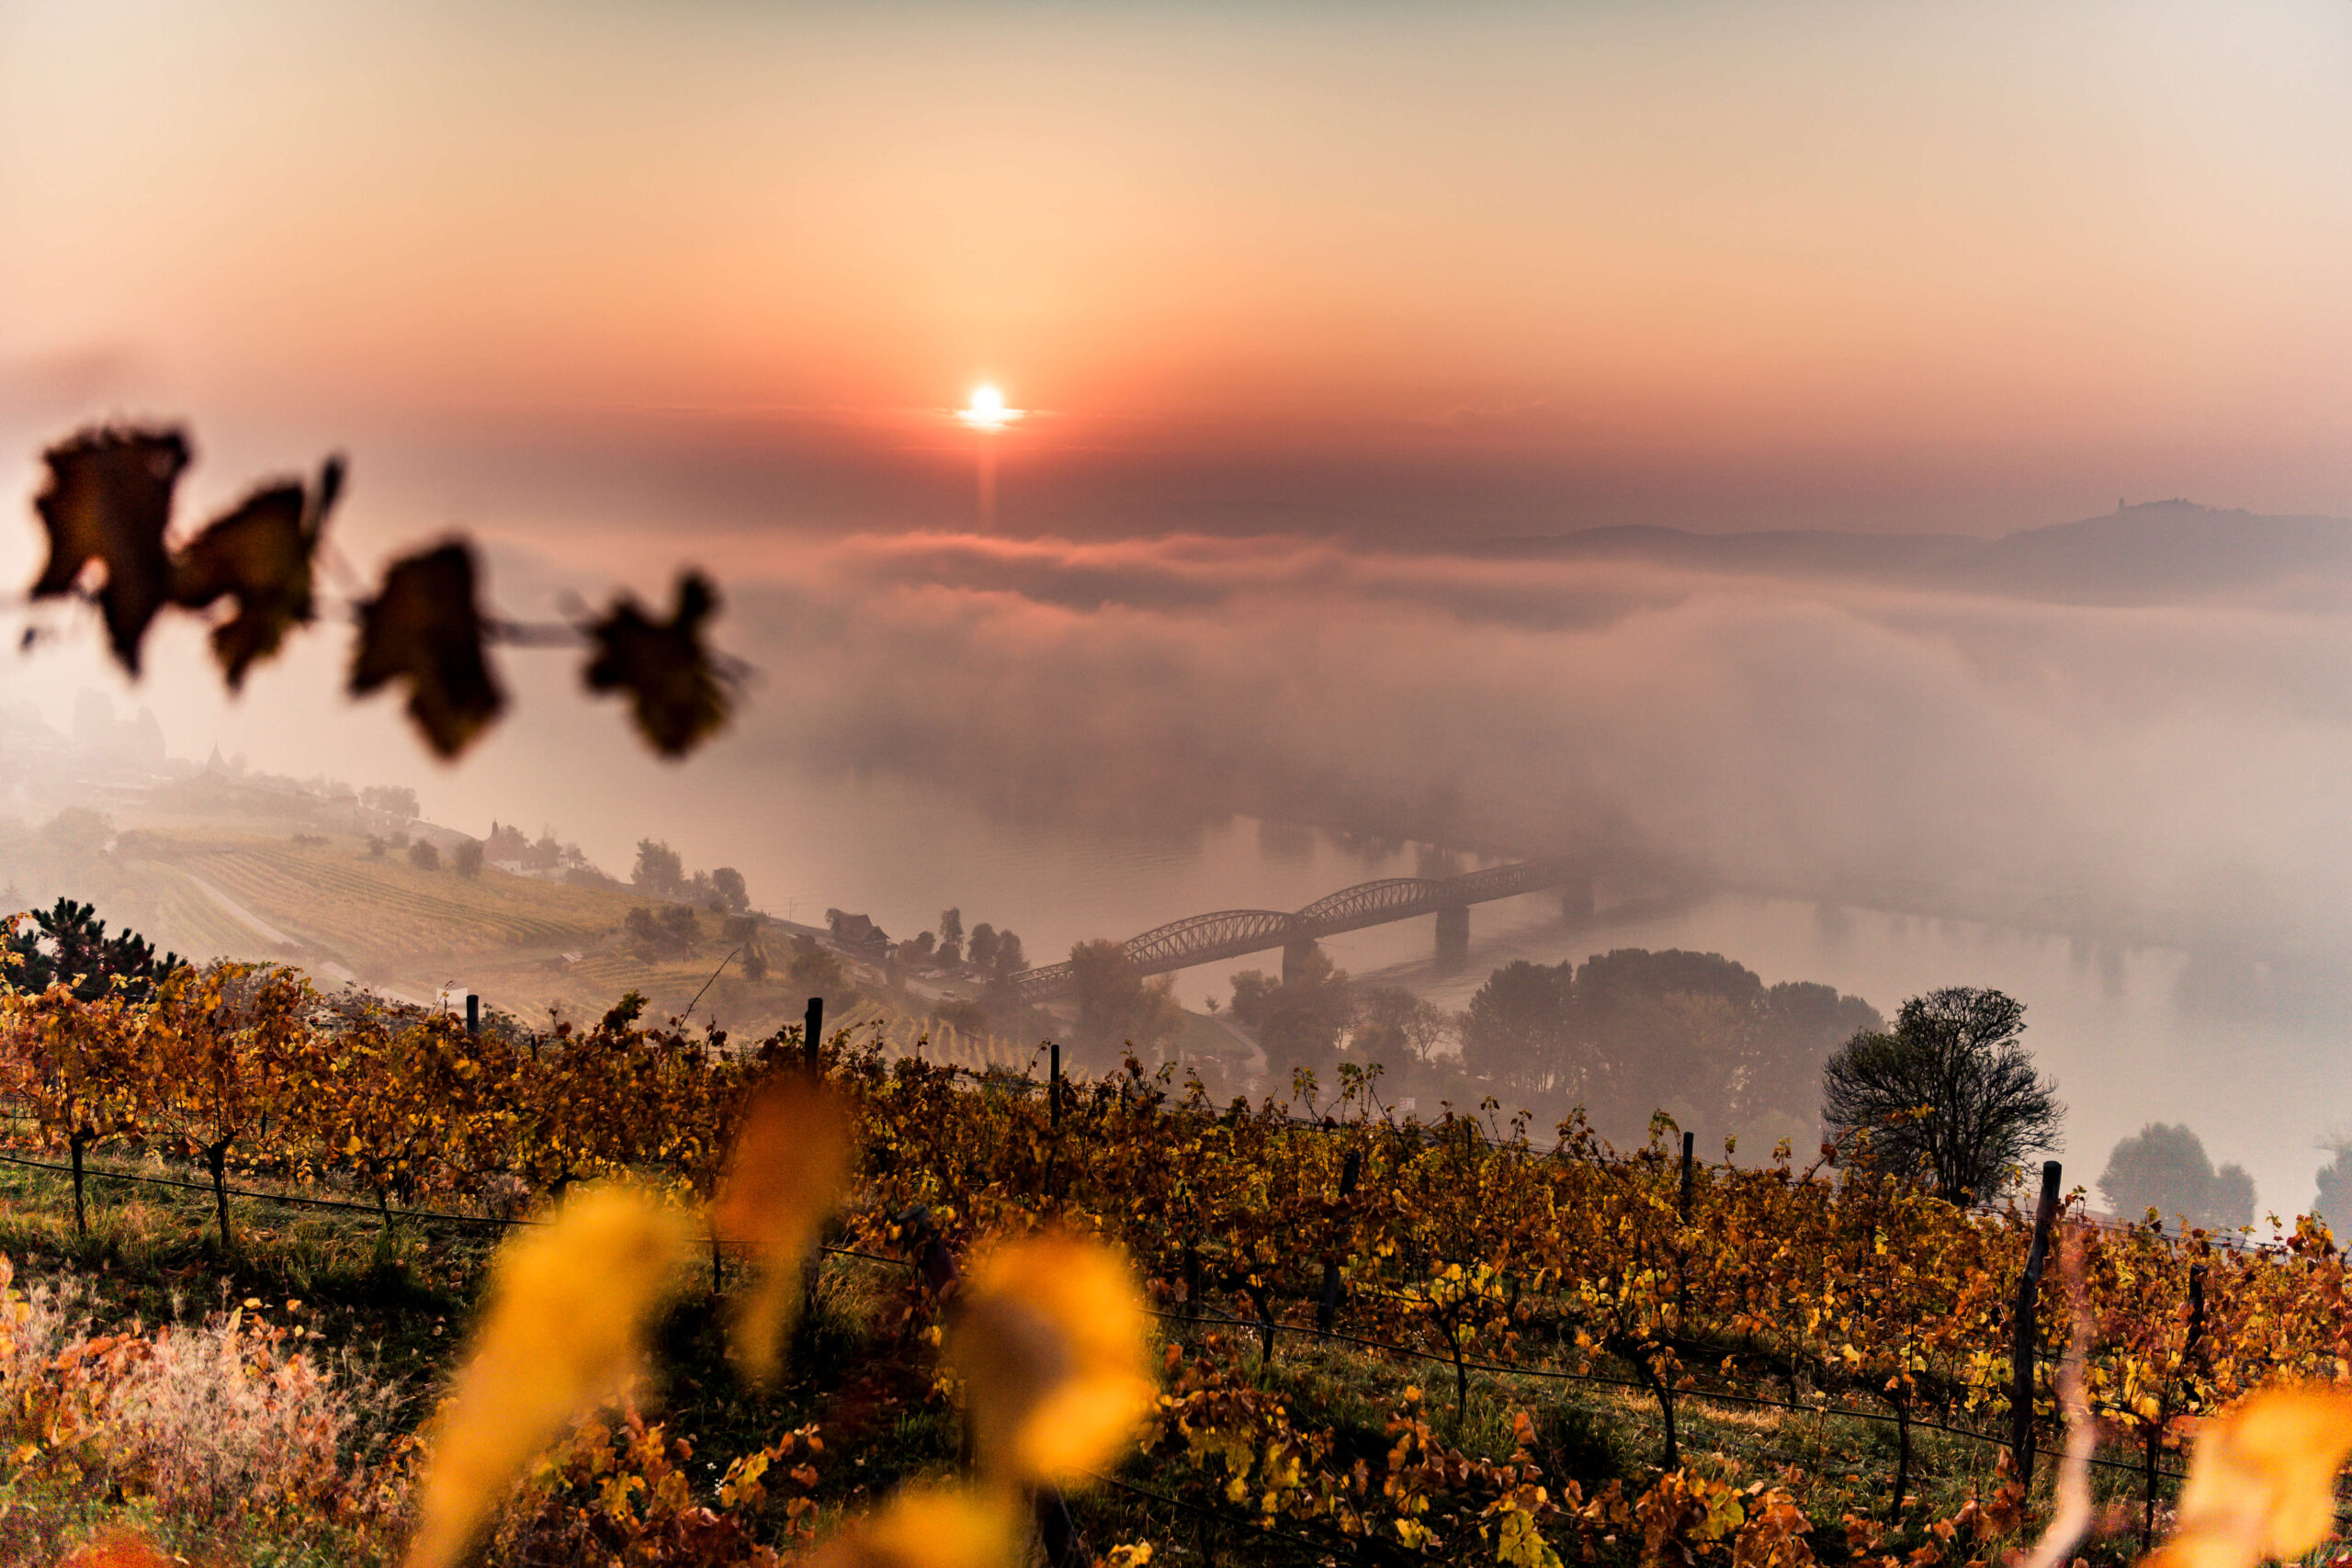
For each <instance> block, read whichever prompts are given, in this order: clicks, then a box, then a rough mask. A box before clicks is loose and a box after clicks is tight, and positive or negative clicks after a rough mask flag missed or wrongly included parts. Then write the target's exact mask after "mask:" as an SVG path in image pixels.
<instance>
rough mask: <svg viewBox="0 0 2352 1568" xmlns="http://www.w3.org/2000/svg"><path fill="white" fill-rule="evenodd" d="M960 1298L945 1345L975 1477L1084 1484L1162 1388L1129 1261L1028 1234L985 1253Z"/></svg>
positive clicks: (1075, 1242)
mask: <svg viewBox="0 0 2352 1568" xmlns="http://www.w3.org/2000/svg"><path fill="white" fill-rule="evenodd" d="M963 1301H964V1313H963V1318H962V1321H961V1322H959V1323H958V1324H957V1325H956V1337H955V1341H954V1344H953V1346H952V1349H953V1352H954V1359H955V1363H956V1371H957V1372H959V1373H960V1374H961V1375H962V1377H963V1379H964V1382H965V1384H966V1386H967V1388H968V1389H969V1391H970V1407H971V1419H972V1434H973V1438H974V1446H975V1447H976V1448H977V1449H978V1451H979V1462H980V1470H981V1472H982V1474H983V1475H986V1476H989V1477H991V1478H993V1479H996V1480H998V1481H999V1482H1001V1483H1025V1484H1031V1485H1035V1484H1046V1485H1053V1486H1065V1487H1067V1486H1074V1485H1080V1484H1082V1483H1085V1482H1086V1481H1087V1480H1088V1479H1089V1472H1091V1471H1092V1470H1093V1469H1094V1468H1095V1467H1096V1466H1097V1465H1100V1464H1102V1463H1103V1462H1104V1461H1107V1460H1108V1459H1109V1458H1110V1457H1111V1456H1112V1455H1113V1454H1114V1453H1115V1452H1116V1451H1117V1450H1118V1449H1119V1448H1120V1447H1121V1446H1122V1445H1123V1444H1124V1443H1125V1442H1127V1441H1128V1440H1129V1439H1130V1438H1133V1436H1134V1433H1135V1427H1136V1422H1137V1421H1138V1420H1140V1419H1142V1416H1143V1414H1144V1412H1145V1411H1146V1410H1148V1409H1149V1408H1150V1406H1151V1403H1152V1400H1153V1398H1154V1397H1155V1396H1156V1395H1157V1393H1159V1388H1158V1385H1157V1384H1156V1383H1155V1382H1153V1380H1152V1376H1151V1368H1150V1359H1149V1355H1148V1349H1147V1347H1146V1343H1145V1337H1144V1307H1143V1296H1142V1292H1139V1291H1138V1290H1137V1289H1136V1282H1135V1277H1134V1275H1133V1274H1132V1273H1131V1272H1130V1271H1129V1270H1128V1269H1127V1266H1126V1264H1125V1261H1124V1260H1123V1259H1122V1258H1120V1257H1119V1256H1118V1255H1117V1254H1116V1253H1114V1252H1113V1251H1112V1250H1111V1249H1110V1248H1109V1247H1104V1246H1103V1245H1102V1244H1101V1243H1099V1242H1091V1241H1084V1240H1080V1239H1079V1238H1076V1237H1073V1236H1066V1235H1053V1234H1047V1235H1035V1236H1029V1237H1026V1238H1024V1239H1023V1240H1020V1241H1016V1242H1012V1243H1010V1244H1009V1245H1006V1246H1004V1247H999V1248H998V1249H997V1250H995V1251H993V1252H991V1253H990V1254H989V1256H988V1257H987V1258H984V1259H983V1260H982V1261H981V1263H980V1265H979V1267H978V1269H975V1270H974V1271H973V1273H972V1276H971V1278H970V1280H968V1281H967V1283H966V1285H965V1293H964V1297H963Z"/></svg>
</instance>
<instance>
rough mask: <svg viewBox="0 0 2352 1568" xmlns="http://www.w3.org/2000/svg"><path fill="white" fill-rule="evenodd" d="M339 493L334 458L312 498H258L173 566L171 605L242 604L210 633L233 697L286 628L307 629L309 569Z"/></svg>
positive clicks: (284, 489) (279, 491)
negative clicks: (227, 601)
mask: <svg viewBox="0 0 2352 1568" xmlns="http://www.w3.org/2000/svg"><path fill="white" fill-rule="evenodd" d="M342 490H343V463H342V461H341V459H339V458H332V457H331V458H329V459H328V460H327V463H326V466H325V468H322V469H321V470H320V473H319V483H318V488H317V490H316V491H305V490H304V489H303V487H302V486H300V484H292V483H288V484H277V485H272V486H271V487H269V488H268V489H266V490H260V491H254V493H253V494H252V495H251V496H249V497H247V498H246V500H245V502H244V504H243V505H242V506H240V507H238V508H237V509H236V510H235V511H234V512H232V513H229V514H228V515H227V516H225V517H222V518H220V519H218V520H217V521H215V522H214V523H213V524H212V525H211V526H209V527H208V528H206V529H205V530H204V532H203V533H201V534H199V535H198V536H196V538H195V539H194V540H193V541H191V542H190V543H189V545H188V547H187V548H186V549H184V550H182V551H181V552H180V553H179V556H178V558H176V559H175V560H174V561H173V563H172V599H173V602H174V603H175V604H181V605H184V606H186V607H187V608H188V609H191V610H201V609H204V608H206V607H208V606H209V605H210V604H212V603H213V602H214V601H215V600H217V599H219V598H220V597H221V596H222V595H224V594H226V595H228V596H229V597H231V598H232V599H234V600H236V602H237V613H236V615H233V616H232V617H231V618H230V619H229V620H227V621H224V622H222V623H221V624H220V626H215V627H214V628H213V629H212V652H213V656H214V657H215V658H217V659H219V660H220V670H221V673H222V674H223V675H224V676H226V677H227V679H228V682H229V689H230V690H231V691H237V690H239V689H241V688H242V687H243V685H244V682H245V671H246V670H247V669H248V668H250V667H251V666H252V664H253V663H254V660H259V659H266V658H268V657H269V656H270V655H271V654H273V653H276V652H277V649H278V645H279V644H280V643H281V642H283V641H284V640H285V637H286V633H287V629H288V627H290V626H306V625H308V624H309V623H310V621H311V617H312V615H313V614H314V613H315V612H314V609H313V606H312V603H311V559H312V558H313V557H314V556H315V555H316V554H317V551H318V547H319V536H320V533H321V532H322V530H323V529H324V527H325V526H326V517H327V512H328V510H329V509H330V508H332V507H333V506H334V502H335V497H336V496H337V495H339V494H340V493H342Z"/></svg>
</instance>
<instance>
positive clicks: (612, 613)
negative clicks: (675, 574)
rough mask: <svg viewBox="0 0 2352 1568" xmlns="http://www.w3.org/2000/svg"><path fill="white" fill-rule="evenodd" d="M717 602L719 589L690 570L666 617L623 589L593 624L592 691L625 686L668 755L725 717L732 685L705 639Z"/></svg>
mask: <svg viewBox="0 0 2352 1568" xmlns="http://www.w3.org/2000/svg"><path fill="white" fill-rule="evenodd" d="M717 610H718V591H717V590H716V589H714V588H712V587H711V585H710V581H709V580H708V579H707V578H705V577H704V576H703V575H702V573H700V572H698V571H690V572H687V573H685V574H684V576H682V577H680V578H679V579H678V607H677V610H676V612H675V613H674V614H673V615H671V617H670V618H669V619H668V620H667V621H656V620H652V619H650V617H648V616H647V615H646V614H645V612H644V611H642V610H640V609H639V608H638V604H637V601H636V600H635V599H633V598H630V597H628V596H626V595H624V596H623V597H621V598H620V599H618V600H616V601H615V602H614V604H613V607H612V609H610V610H609V611H607V612H606V613H605V618H604V619H603V620H600V621H597V622H596V623H594V625H592V626H589V627H588V640H589V642H590V644H591V645H592V646H593V647H594V649H595V650H596V651H595V656H594V658H593V659H591V660H589V662H588V668H587V671H586V676H587V682H588V689H589V690H590V691H592V692H627V693H628V697H629V712H630V715H631V716H632V717H634V718H635V719H636V720H637V728H638V730H639V733H640V734H642V735H643V736H644V737H645V739H647V741H648V742H650V744H651V745H652V747H653V749H654V750H657V751H659V752H661V753H662V755H663V756H665V757H679V756H684V754H685V753H686V752H687V751H689V750H692V749H693V748H694V746H695V742H697V741H699V740H701V739H704V738H705V737H706V736H707V735H709V734H711V733H712V732H713V731H715V730H717V729H718V727H719V726H721V725H723V724H725V723H726V722H727V712H728V708H729V696H728V691H727V686H726V684H725V683H724V682H723V681H722V680H721V678H720V674H719V671H718V667H717V665H716V664H715V663H714V661H713V660H712V659H711V654H710V649H708V648H707V646H705V644H704V642H703V630H702V627H703V623H704V622H705V621H707V620H708V619H709V618H710V616H711V615H712V614H713V613H714V612H715V611H717Z"/></svg>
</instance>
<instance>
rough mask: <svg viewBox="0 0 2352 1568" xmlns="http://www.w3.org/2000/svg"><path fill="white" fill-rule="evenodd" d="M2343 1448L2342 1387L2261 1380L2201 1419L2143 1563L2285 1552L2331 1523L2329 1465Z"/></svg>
mask: <svg viewBox="0 0 2352 1568" xmlns="http://www.w3.org/2000/svg"><path fill="white" fill-rule="evenodd" d="M2346 1454H2352V1394H2347V1393H2342V1392H2340V1391H2337V1390H2335V1389H2329V1388H2271V1389H2264V1390H2262V1391H2261V1392H2259V1393H2252V1394H2249V1395H2247V1396H2246V1397H2245V1399H2243V1400H2240V1401H2239V1402H2238V1403H2237V1404H2234V1405H2233V1406H2231V1407H2230V1408H2229V1409H2228V1410H2225V1411H2223V1412H2222V1414H2221V1415H2219V1416H2215V1417H2214V1418H2213V1419H2212V1420H2211V1422H2209V1423H2207V1424H2206V1426H2205V1428H2204V1430H2202V1431H2201V1432H2199V1434H2198V1436H2197V1447H2196V1450H2195V1451H2194V1452H2193V1453H2191V1455H2190V1456H2189V1461H2188V1484H2187V1485H2186V1486H2184V1487H2183V1488H2182V1489H2181V1494H2180V1515H2179V1517H2180V1524H2179V1528H2178V1529H2177V1530H2176V1531H2175V1533H2174V1534H2173V1537H2172V1539H2171V1540H2167V1541H2165V1544H2164V1545H2163V1546H2162V1547H2161V1548H2159V1549H2158V1550H2157V1551H2156V1552H2155V1553H2154V1555H2153V1556H2151V1557H2149V1558H2147V1559H2146V1560H2145V1563H2144V1565H2143V1568H2253V1564H2255V1563H2257V1562H2264V1561H2266V1560H2267V1559H2271V1558H2278V1559H2281V1560H2284V1561H2287V1562H2293V1561H2294V1560H2295V1559H2296V1558H2299V1557H2301V1556H2302V1555H2303V1554H2304V1553H2306V1552H2308V1551H2311V1550H2312V1548H2313V1547H2315V1546H2317V1545H2318V1544H2319V1543H2320V1542H2321V1541H2322V1540H2325V1539H2326V1538H2327V1536H2328V1534H2329V1532H2330V1531H2332V1530H2333V1529H2335V1472H2337V1471H2339V1470H2341V1469H2343V1468H2344V1461H2345V1456H2346Z"/></svg>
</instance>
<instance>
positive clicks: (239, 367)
mask: <svg viewBox="0 0 2352 1568" xmlns="http://www.w3.org/2000/svg"><path fill="white" fill-rule="evenodd" d="M2347 66H2352V13H2346V10H2345V9H2344V8H2343V7H2342V6H2340V5H2334V4H2312V5H2301V6H2298V5H2282V6H2266V7H2261V8H2258V9H2249V8H2245V7H2233V6H2220V5H2137V4H2134V5H2120V4H2119V5H2069V6H2041V5H2004V4H1988V5H1983V6H1967V7H1939V8H1931V7H1888V6H1862V5H1855V6H1841V5H1792V6H1770V7H1765V6H1732V5H1724V6H1713V5H1691V4H1681V5H1670V6H1632V5H1624V6H1616V5H1604V4H1592V5H1578V6H1532V5H1530V6H1507V5H1463V6H1338V5H1296V4H1295V5H1276V6H1221V5H1168V4H1159V5H1152V4H1139V5H1127V6H1081V5H1076V4H1051V5H1033V6H946V5H890V4H859V5H855V6H768V5H758V6H754V5H749V4H742V5H730V4H723V3H719V0H700V3H696V4H690V5H680V6H650V5H638V6H621V5H596V4H582V5H571V6H555V5H538V4H490V5H458V4H433V3H425V4H403V5H398V6H393V5H376V6H368V5H351V6H336V7H333V8H320V7H315V6H301V5H296V4H291V3H286V4H272V3H266V0H265V3H253V0H231V3H229V4H225V5H222V6H207V7H202V8H190V7H185V6H169V5H163V4H149V5H137V4H116V3H111V0H96V3H89V0H74V3H73V4H70V5H69V4H42V3H36V0H0V233H5V234H6V236H7V243H6V245H0V432H5V434H6V435H8V436H9V437H11V440H10V443H9V446H10V449H11V451H22V452H25V453H26V454H27V455H29V451H30V449H31V447H32V446H35V445H37V444H38V443H39V442H40V440H41V439H43V438H44V437H47V436H49V435H51V434H54V433H56V432H57V431H59V430H61V429H62V428H64V427H66V426H68V425H70V423H73V422H74V421H75V420H78V419H80V418H84V417H86V416H88V415H89V414H91V413H93V412H125V413H140V414H154V413H164V414H172V415H177V416H183V417H187V418H188V419H190V420H192V421H194V422H195V423H196V425H197V427H198V436H199V439H200V441H201V442H202V443H203V446H204V450H206V451H207V452H208V453H210V454H212V455H213V456H214V457H215V458H216V459H217V460H218V461H219V462H220V463H221V464H223V465H226V466H227V467H226V469H225V472H242V470H243V469H246V468H254V467H256V466H259V467H268V466H277V467H284V466H288V465H293V464H300V463H304V462H307V461H309V460H310V457H311V454H312V452H313V449H315V448H318V447H321V446H325V445H334V446H345V447H348V448H352V449H354V450H355V451H356V454H357V456H358V457H359V459H360V460H361V461H362V462H363V463H365V464H367V465H368V467H365V468H357V469H356V470H355V471H356V474H357V475H358V476H360V477H361V479H362V482H363V484H365V483H366V481H367V477H368V476H369V475H371V474H372V475H373V476H374V483H373V485H372V486H371V487H369V488H368V489H363V490H359V491H355V502H356V510H355V513H354V515H353V518H352V519H351V524H352V525H353V526H354V527H356V528H358V529H360V530H361V531H362V532H363V533H364V532H365V531H366V530H367V529H368V528H369V527H371V526H373V525H375V524H376V522H377V521H378V520H379V517H380V519H381V521H382V523H383V525H384V526H386V527H387V528H390V529H398V530H404V531H410V532H413V531H414V530H415V529H416V528H418V527H420V526H425V525H436V524H438V523H441V522H446V521H448V520H451V519H453V518H455V517H458V516H463V517H464V518H465V519H466V520H467V521H469V522H471V523H473V524H474V525H478V526H487V527H493V528H501V529H509V530H514V531H516V532H519V533H526V534H530V535H532V536H536V537H538V538H540V539H542V540H544V539H548V538H571V537H574V536H578V535H580V534H582V533H585V532H594V533H595V534H596V535H597V536H599V541H600V545H601V546H602V547H611V548H615V549H618V550H622V551H626V549H627V547H628V540H629V539H630V538H631V537H639V536H643V535H644V534H645V533H646V531H647V530H649V529H650V528H659V529H661V530H662V531H663V532H664V533H666V534H668V535H670V536H675V535H676V534H677V533H679V532H681V531H683V532H685V533H688V534H692V533H695V532H698V531H704V530H707V531H712V532H716V533H726V534H735V533H749V534H752V535H754V536H766V535H769V534H772V533H774V532H775V531H779V530H791V531H819V532H828V533H839V532H845V531H854V530H861V529H884V530H892V529H899V528H906V527H933V528H935V527H942V526H954V525H964V524H967V523H968V522H970V521H971V520H972V519H973V517H974V509H975V482H974V468H975V457H976V454H975V451H974V448H975V446H977V445H978V440H977V438H975V437H973V436H972V435H971V434H970V433H968V432H966V431H963V430H961V429H959V428H958V427H956V425H954V423H952V422H951V421H949V420H947V419H946V418H945V417H944V412H945V411H946V410H948V409H950V408H952V407H954V406H956V404H957V403H959V402H960V401H961V400H963V398H964V397H965V395H966V394H967V391H968V389H969V388H970V387H971V386H972V385H974V384H975V383H977V382H979V381H983V380H989V381H994V382H995V383H997V384H999V385H1001V386H1002V387H1003V388H1004V389H1005V391H1006V393H1007V396H1008V397H1009V399H1010V400H1012V402H1013V403H1014V404H1016V405H1017V406H1021V407H1024V408H1027V409H1030V410H1032V411H1034V412H1033V414H1032V417H1030V418H1029V419H1027V420H1025V421H1023V423H1021V424H1020V425H1019V426H1017V427H1015V428H1014V429H1013V430H1011V431H1008V432H1006V433H1005V434H1003V435H1002V436H1001V437H997V438H993V439H995V442H996V445H997V446H998V447H999V454H998V460H999V463H1000V466H1001V481H1000V492H1001V503H1000V508H999V513H998V517H997V525H998V526H999V527H1001V528H1002V529H1003V530H1005V531H1008V532H1013V533H1050V534H1063V535H1073V536H1105V535H1114V536H1115V535H1119V534H1123V533H1131V532H1146V533H1154V532H1163V531H1170V530H1206V531H1214V532H1226V533H1250V532H1261V531H1308V532H1315V533H1334V532H1342V533H1349V534H1352V535H1357V536H1375V537H1379V538H1383V539H1386V540H1397V539H1407V540H1432V539H1449V538H1459V537H1464V536H1484V535H1492V534H1510V533H1531V532H1532V533H1544V532H1556V531H1561V530H1564V529H1567V528H1573V527H1578V526H1588V525H1612V524H1627V523H1636V524H1638V523H1649V524H1663V525H1674V526H1682V527H1690V528H1696V529H1702V530H1710V531H1713V530H1723V529H1737V528H1753V527H1766V526H1771V527H1791V526H1796V527H1804V526H1835V527H1849V528H1860V529H1869V530H1894V531H1908V530H1922V529H1950V530H1957V531H1961V532H1966V533H1978V534H1997V533H2001V532H2006V531H2007V530H2009V529H2012V528H2016V527H2022V526H2028V525H2034V524H2041V523H2053V522H2059V521H2063V520H2064V519H2066V518H2070V517H2075V516H2081V515H2084V514H2086V513H2091V512H2096V511H2103V510H2106V509H2107V508H2108V507H2109V506H2110V505H2111V504H2112V503H2113V502H2114V500H2115V499H2116V498H2117V497H2119V496H2126V497H2129V498H2130V499H2131V500H2134V501H2143V500H2150V499H2156V498H2161V497H2167V496H2174V495H2188V496H2191V497H2193V498H2195V499H2198V500H2201V501H2207V502H2214V503H2217V504H2222V505H2245V506H2251V507H2254V508H2255V509H2256V510H2260V511H2270V512H2336V513H2346V512H2352V459H2347V450H2352V291H2347V290H2346V289H2344V288H2342V287H2341V278H2342V276H2343V269H2342V263H2343V262H2344V260H2345V259H2346V254H2347V253H2352V181H2346V180H2345V179H2344V178H2343V175H2342V171H2343V170H2344V169H2345V168H2346V166H2352V97H2347V96H2346V95H2345V94H2344V93H2343V92H2341V90H2340V85H2341V83H2342V81H2343V80H2344V74H2345V72H2346V68H2347ZM18 460H20V461H21V460H22V459H18ZM219 482H220V484H221V485H222V486H223V487H224V488H225V487H229V486H231V484H232V481H231V480H229V479H227V478H225V477H223V478H221V479H220V481H219ZM237 482H241V481H237ZM363 498H364V499H363ZM379 508H380V511H379Z"/></svg>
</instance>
